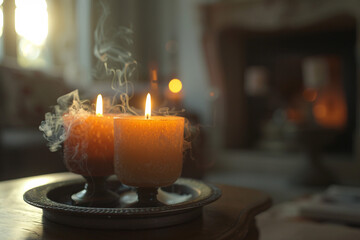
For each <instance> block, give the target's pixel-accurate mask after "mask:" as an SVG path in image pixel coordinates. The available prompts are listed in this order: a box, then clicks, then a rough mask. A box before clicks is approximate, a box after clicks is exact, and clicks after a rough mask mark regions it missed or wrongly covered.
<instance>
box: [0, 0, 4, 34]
mask: <svg viewBox="0 0 360 240" xmlns="http://www.w3.org/2000/svg"><path fill="white" fill-rule="evenodd" d="M3 2H4V1H3V0H0V5H1V7H0V37H1V36H2V34H3V28H4V13H3V7H2V4H3Z"/></svg>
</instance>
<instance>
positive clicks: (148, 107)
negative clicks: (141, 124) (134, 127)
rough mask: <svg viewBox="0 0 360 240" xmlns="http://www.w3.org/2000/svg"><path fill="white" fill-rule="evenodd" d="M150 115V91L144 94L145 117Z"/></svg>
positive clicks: (147, 117)
mask: <svg viewBox="0 0 360 240" xmlns="http://www.w3.org/2000/svg"><path fill="white" fill-rule="evenodd" d="M150 117H151V96H150V93H148V94H147V96H146V104H145V119H150Z"/></svg>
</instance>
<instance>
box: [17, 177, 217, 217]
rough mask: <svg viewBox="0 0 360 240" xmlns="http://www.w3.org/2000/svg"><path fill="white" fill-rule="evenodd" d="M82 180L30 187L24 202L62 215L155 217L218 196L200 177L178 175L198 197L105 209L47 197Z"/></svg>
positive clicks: (190, 206)
mask: <svg viewBox="0 0 360 240" xmlns="http://www.w3.org/2000/svg"><path fill="white" fill-rule="evenodd" d="M81 183H84V181H83V180H68V181H60V182H54V183H49V184H46V185H42V186H39V187H35V188H32V189H30V190H28V191H26V192H25V193H24V195H23V199H24V201H25V202H26V203H28V204H30V205H32V206H35V207H38V208H41V209H43V210H47V211H56V212H61V213H64V214H76V215H84V214H85V215H89V214H90V215H99V216H101V215H107V216H113V217H126V216H139V215H142V216H149V215H151V216H154V215H167V214H173V213H176V212H185V211H189V210H194V209H196V208H200V207H203V206H205V205H207V204H210V203H212V202H214V201H216V200H217V199H219V198H220V197H221V190H220V189H219V188H218V187H216V186H215V185H213V184H209V183H205V182H203V181H201V180H196V179H191V178H179V179H178V180H177V181H176V182H175V184H178V185H185V186H188V187H191V188H192V189H195V190H196V191H197V192H198V193H199V196H197V197H196V198H194V199H191V200H188V201H185V202H183V203H178V204H173V205H166V206H161V207H145V208H126V207H125V208H122V207H116V208H105V207H80V206H73V205H67V204H64V203H60V202H56V201H53V200H51V199H49V198H48V196H47V194H48V193H49V192H50V191H52V190H54V189H57V188H60V187H66V186H72V185H75V184H81Z"/></svg>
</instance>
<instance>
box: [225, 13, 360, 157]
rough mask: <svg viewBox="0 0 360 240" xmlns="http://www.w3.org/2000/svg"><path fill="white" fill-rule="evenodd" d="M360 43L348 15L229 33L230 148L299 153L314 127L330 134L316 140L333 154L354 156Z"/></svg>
mask: <svg viewBox="0 0 360 240" xmlns="http://www.w3.org/2000/svg"><path fill="white" fill-rule="evenodd" d="M355 45H356V21H355V19H353V18H351V17H346V16H338V17H335V18H332V19H327V20H324V21H322V22H320V23H316V25H315V24H313V25H311V26H306V27H302V28H293V29H280V30H276V31H269V30H267V31H260V30H249V29H245V28H239V27H237V28H231V29H226V30H224V31H222V32H221V34H220V35H219V46H220V49H219V50H220V51H219V53H220V56H221V60H222V65H223V66H222V68H223V74H224V78H225V82H224V97H225V114H226V117H225V124H224V130H225V146H226V147H227V148H230V149H255V150H270V151H273V150H274V151H276V150H281V151H297V150H300V149H299V148H300V147H299V146H301V144H299V135H301V134H300V133H301V132H303V131H302V130H304V129H306V131H312V132H314V131H316V132H318V131H321V132H326V134H324V136H326V137H324V138H319V139H316V140H314V141H323V149H324V151H325V152H329V153H330V152H331V153H339V154H352V153H353V150H354V146H353V145H354V144H353V142H354V136H355V127H356V89H357V84H356V59H355V54H356V48H355ZM330 132H331V134H328V133H330ZM320 139H321V140H320ZM314 144H315V143H314Z"/></svg>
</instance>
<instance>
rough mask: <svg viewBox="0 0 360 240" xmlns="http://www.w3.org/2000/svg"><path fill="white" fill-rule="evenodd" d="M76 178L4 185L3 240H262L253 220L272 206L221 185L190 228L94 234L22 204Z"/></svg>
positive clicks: (0, 191) (0, 197)
mask: <svg viewBox="0 0 360 240" xmlns="http://www.w3.org/2000/svg"><path fill="white" fill-rule="evenodd" d="M77 178H79V176H77V175H75V174H72V173H56V174H47V175H41V176H36V177H29V178H21V179H16V180H10V181H3V182H0V239H2V240H8V239H9V240H10V239H11V240H15V239H16V240H35V239H46V240H58V239H67V240H72V239H76V240H78V239H96V240H101V239H115V238H116V239H131V240H136V239H206V240H207V239H258V232H257V228H256V223H255V220H254V217H255V216H256V215H257V214H259V213H260V212H262V211H265V210H266V209H268V208H269V207H270V205H271V201H270V198H269V196H268V195H267V194H265V193H262V192H259V191H256V190H252V189H248V188H241V187H233V186H228V185H217V186H218V187H219V188H220V189H221V190H222V197H221V198H220V199H219V200H217V201H216V202H214V203H212V204H209V205H207V206H205V207H204V209H203V214H202V216H201V217H199V218H197V219H195V220H192V221H190V222H187V223H184V224H180V225H176V226H171V227H165V228H158V229H150V230H137V231H134V230H129V231H124V230H95V229H85V228H76V227H70V226H65V225H61V224H57V223H53V222H50V221H49V220H47V219H45V218H43V216H42V210H41V209H39V208H36V207H33V206H31V205H28V204H27V203H25V202H24V201H23V194H24V192H25V191H27V190H28V189H31V188H33V187H37V186H40V185H43V184H47V183H52V182H57V181H65V180H72V179H77Z"/></svg>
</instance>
